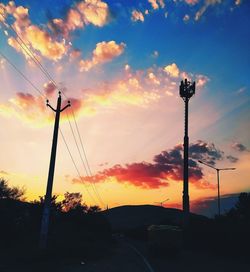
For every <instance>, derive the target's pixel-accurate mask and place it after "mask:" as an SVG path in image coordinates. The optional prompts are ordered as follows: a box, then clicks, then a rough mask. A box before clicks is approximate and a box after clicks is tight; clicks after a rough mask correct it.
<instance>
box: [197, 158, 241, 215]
mask: <svg viewBox="0 0 250 272" xmlns="http://www.w3.org/2000/svg"><path fill="white" fill-rule="evenodd" d="M198 162H199V163H202V164H204V165H206V166H208V167H210V168H213V169H214V170H216V172H217V189H218V215H219V216H220V210H221V209H220V171H224V170H235V169H236V168H234V167H233V168H216V167H214V166H212V165H210V164H207V163H206V162H203V161H200V160H198Z"/></svg>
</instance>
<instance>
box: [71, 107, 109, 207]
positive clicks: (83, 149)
mask: <svg viewBox="0 0 250 272" xmlns="http://www.w3.org/2000/svg"><path fill="white" fill-rule="evenodd" d="M72 115H73V119H74V123H75V126H76V130H77V134H78V137H79V139H80V144H81V148H82V151H83V154H84V157H85V160H86V164H87V167H88V170H89V174H90V176H93V174H92V171H91V169H90V166H89V162H88V158H87V156H86V152H85V148H84V146H83V143H82V138H81V135H80V132H79V128H78V125H77V122H76V118H75V114H74V112H73V111H72ZM93 184H94V190H95V191H96V194H97V196H98V199H99V200H100V202H101V203H102V204H103V206H105V204H104V202H103V200H102V198H101V196H100V194H99V192H98V190H97V187H96V184H95V182H93Z"/></svg>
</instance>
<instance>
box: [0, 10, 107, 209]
mask: <svg viewBox="0 0 250 272" xmlns="http://www.w3.org/2000/svg"><path fill="white" fill-rule="evenodd" d="M1 8H2V10H5V9H4V8H3V7H1ZM0 15H1V16H2V17H3V18H4V19H7V18H6V17H5V16H4V15H2V14H0ZM2 24H4V23H2ZM5 24H7V25H8V26H9V27H10V28H11V29H12V30H13V31H14V32H15V33H16V35H17V37H18V38H19V39H20V41H21V43H20V41H18V39H17V38H15V37H14V39H15V40H16V41H17V42H18V44H19V45H20V46H21V48H22V49H23V50H24V51H25V52H26V53H27V54H28V55H29V57H30V58H31V59H32V60H33V62H34V63H35V64H36V65H38V68H39V69H40V70H41V71H42V72H43V73H44V74H45V76H46V77H47V78H48V79H49V80H50V81H51V83H52V84H53V85H54V87H55V88H57V89H59V88H58V87H57V84H56V82H55V81H54V80H53V78H52V77H51V75H50V74H49V72H48V71H47V70H46V69H45V68H44V66H43V65H42V64H41V63H40V61H39V60H38V59H37V58H36V56H35V55H34V53H33V52H32V50H31V49H30V48H29V47H28V46H27V45H26V43H25V41H24V40H23V39H22V38H21V37H20V35H19V34H18V33H17V31H16V30H15V29H14V28H13V26H12V25H10V24H8V23H7V22H5ZM4 26H5V25H4ZM22 44H23V45H24V46H25V48H24V47H23V45H22ZM12 66H13V67H14V68H15V69H16V70H17V71H19V70H18V69H17V68H16V67H15V66H14V65H13V64H12ZM19 72H20V71H19ZM20 73H21V72H20ZM21 74H22V73H21ZM23 77H24V78H26V77H25V76H24V75H23ZM26 80H28V78H26ZM28 81H29V80H28ZM30 83H31V82H30ZM31 84H32V85H33V83H31ZM33 87H34V88H35V89H36V87H35V86H33ZM59 90H60V89H59ZM60 91H61V92H62V94H63V95H64V96H65V97H66V98H68V97H67V95H66V94H65V93H64V91H63V90H60ZM38 92H39V93H40V94H41V95H42V96H43V97H44V95H43V94H42V93H41V91H40V90H38ZM71 112H72V115H73V119H74V123H75V126H76V130H77V134H78V137H79V140H80V144H81V147H82V151H83V154H84V157H85V160H86V165H87V168H86V166H85V164H84V162H83V158H82V155H81V151H80V149H79V147H78V144H77V140H76V137H75V135H74V131H73V129H72V126H71V123H70V119H69V117H68V115H67V119H68V122H69V125H70V128H71V132H72V134H73V138H74V141H75V143H76V146H77V149H78V152H79V155H80V157H81V160H82V162H83V165H84V168H85V171H86V174H87V176H88V175H89V174H90V175H91V176H92V172H91V169H90V166H89V163H88V159H87V156H86V152H85V149H84V147H83V143H82V139H81V136H80V132H79V128H78V125H77V122H76V119H75V114H74V111H73V109H72V111H71ZM88 171H89V174H88ZM91 186H92V189H93V191H94V193H95V194H96V195H97V198H98V199H99V201H100V203H102V204H103V205H104V206H105V204H104V202H103V201H102V198H101V196H100V194H99V192H98V190H97V187H96V184H95V182H93V183H92V182H91Z"/></svg>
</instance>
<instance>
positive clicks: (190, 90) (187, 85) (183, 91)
mask: <svg viewBox="0 0 250 272" xmlns="http://www.w3.org/2000/svg"><path fill="white" fill-rule="evenodd" d="M194 94H195V82H193V83H191V82H190V81H187V79H185V80H184V81H183V80H182V81H181V85H180V97H181V98H182V99H183V101H184V103H185V117H184V143H183V147H184V156H183V157H184V162H183V197H182V205H183V212H184V218H183V219H184V222H183V223H184V226H187V225H188V222H189V193H188V147H189V138H188V102H189V99H190V98H191V97H192V96H193V95H194Z"/></svg>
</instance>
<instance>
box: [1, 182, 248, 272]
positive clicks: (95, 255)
mask: <svg viewBox="0 0 250 272" xmlns="http://www.w3.org/2000/svg"><path fill="white" fill-rule="evenodd" d="M24 193H25V192H24V190H23V189H20V188H16V187H10V186H9V185H8V183H7V182H6V181H5V180H4V179H0V271H1V272H2V271H3V272H5V271H43V270H44V269H45V270H46V271H57V270H58V269H59V267H60V266H58V265H59V264H60V265H62V267H63V266H64V265H65V262H66V263H67V262H73V263H78V264H80V263H85V262H95V261H97V260H99V259H102V258H105V256H109V257H110V256H112V254H113V250H115V248H117V244H119V241H118V240H119V239H118V240H117V239H116V237H117V235H118V236H119V237H125V239H127V238H128V239H129V240H130V241H135V245H136V243H137V242H136V241H138V245H141V246H142V248H144V249H145V250H147V246H148V231H147V229H148V227H149V224H150V218H148V219H147V220H148V221H145V220H144V219H145V218H144V219H143V220H142V221H143V222H142V224H141V225H139V224H138V225H137V226H136V227H131V228H127V226H126V228H125V227H124V228H122V225H124V224H125V223H124V224H120V225H119V229H114V227H113V226H112V222H111V221H112V218H111V217H112V210H114V212H115V217H116V220H117V216H118V215H119V214H120V217H124V215H122V213H119V212H118V210H117V209H119V208H115V209H111V210H110V211H106V212H100V208H99V207H98V206H91V207H88V206H86V205H85V204H84V203H83V201H82V195H81V194H80V193H68V192H67V193H65V195H64V199H63V200H62V201H57V197H56V196H53V199H52V203H51V217H50V219H51V221H50V231H49V240H48V241H49V243H48V250H47V251H46V252H41V251H39V248H38V244H39V233H40V224H41V216H42V210H43V203H44V198H43V197H40V199H39V200H37V201H34V202H32V203H30V202H26V201H25V199H24ZM150 207H151V208H152V209H153V208H154V207H153V206H150ZM137 208H138V207H137ZM151 208H150V209H151ZM121 209H123V210H124V208H123V207H121ZM155 209H163V210H165V211H166V218H162V219H161V221H160V222H158V223H157V224H158V225H161V224H162V225H175V226H179V227H181V223H180V222H181V216H182V213H181V211H179V210H175V209H164V208H161V207H155ZM125 210H126V211H127V208H126V207H125ZM135 210H136V209H135ZM145 214H148V212H146V213H145ZM136 217H138V216H136V215H135V216H134V215H133V216H132V218H136ZM149 217H150V216H149ZM156 217H158V216H156ZM118 219H119V218H118ZM122 219H124V218H122ZM132 221H135V220H132ZM132 221H131V222H132ZM119 222H123V221H121V220H120V221H119ZM124 222H126V223H127V224H129V225H131V224H130V223H129V220H125V221H124ZM145 222H146V224H145ZM110 223H111V224H110ZM112 227H113V229H112ZM112 232H113V233H114V232H116V233H117V232H118V234H116V235H112ZM126 237H127V238H126ZM129 240H128V241H129ZM249 245H250V193H241V194H240V195H239V199H238V202H237V203H236V205H235V207H234V208H232V209H231V210H229V211H228V212H227V213H225V214H224V215H222V216H220V217H215V218H213V219H208V218H206V217H204V216H197V215H191V218H190V225H189V228H188V229H187V230H186V231H185V232H184V244H183V249H184V250H188V251H192V252H194V254H196V253H197V254H198V253H200V252H205V253H206V252H207V253H208V254H213V256H216V257H217V258H220V257H222V258H224V257H226V258H230V259H231V258H237V259H239V258H243V259H247V257H248V256H249V252H250V248H249V247H250V246H249ZM165 249H166V248H164V246H163V247H162V248H161V249H160V250H159V251H158V252H157V257H161V258H167V257H169V256H171V252H169V251H167V250H165ZM145 252H146V251H145ZM195 252H196V253H195ZM146 254H147V253H146ZM168 255H169V256H168ZM125 257H126V256H125ZM27 265H29V266H30V267H31V268H30V270H28V269H27ZM44 265H45V266H44ZM21 267H25V269H24V270H22V269H21ZM48 267H50V268H49V269H48ZM55 267H57V270H55V269H54V268H55ZM12 268H13V269H12ZM58 271H59V270H58Z"/></svg>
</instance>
